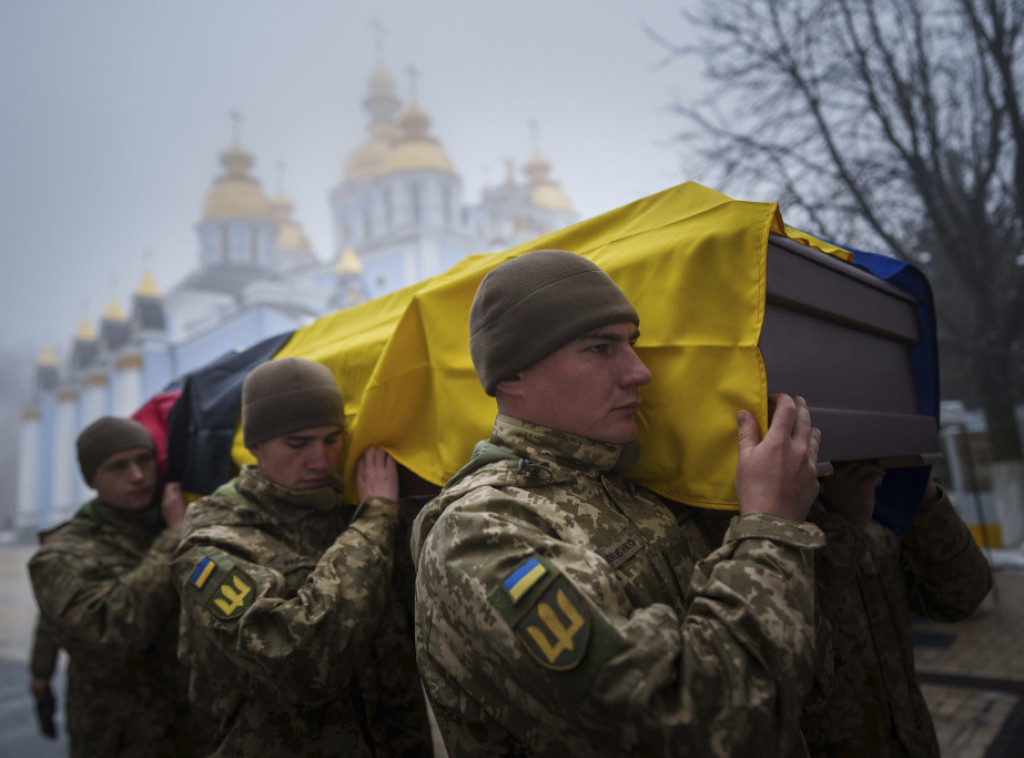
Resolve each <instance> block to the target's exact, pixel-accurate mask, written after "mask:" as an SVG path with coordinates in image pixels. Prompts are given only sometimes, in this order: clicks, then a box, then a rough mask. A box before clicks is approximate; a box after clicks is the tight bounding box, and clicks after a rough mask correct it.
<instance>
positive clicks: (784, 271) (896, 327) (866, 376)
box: [759, 235, 942, 467]
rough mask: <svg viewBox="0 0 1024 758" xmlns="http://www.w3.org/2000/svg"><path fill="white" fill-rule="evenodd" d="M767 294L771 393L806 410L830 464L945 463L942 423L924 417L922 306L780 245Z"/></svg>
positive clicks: (818, 256)
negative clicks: (917, 369)
mask: <svg viewBox="0 0 1024 758" xmlns="http://www.w3.org/2000/svg"><path fill="white" fill-rule="evenodd" d="M766 289H767V292H766V298H765V301H766V304H765V318H764V324H763V326H762V329H761V338H760V342H759V347H760V349H761V354H762V357H763V359H764V364H765V372H766V375H767V380H768V393H769V395H772V394H775V393H778V392H784V393H786V394H789V395H802V396H803V397H804V398H805V399H806V400H807V404H808V405H809V406H810V408H811V414H812V417H813V419H814V424H815V426H818V427H819V428H820V429H821V432H822V443H821V451H820V455H819V458H820V459H821V460H823V461H848V460H859V459H865V458H877V459H881V460H882V461H883V465H885V466H887V467H897V466H911V465H922V464H930V463H934V462H935V461H936V460H939V459H941V457H942V455H941V448H940V445H939V436H938V426H937V423H936V419H935V418H933V417H932V416H928V415H922V414H920V413H919V412H918V403H917V392H916V389H915V386H914V377H913V371H912V367H911V361H910V352H909V351H910V348H911V347H912V346H913V345H915V344H917V343H918V342H919V341H920V339H921V336H920V329H919V326H918V323H917V314H916V308H917V301H916V300H915V299H914V298H913V297H911V296H910V295H908V294H907V293H905V292H903V291H902V290H899V289H897V288H896V287H893V286H892V285H890V284H888V283H887V282H884V281H882V280H880V279H878V278H877V277H874V276H872V275H871V274H868V273H866V272H863V271H861V270H860V269H857V268H855V267H853V266H850V265H848V264H845V263H843V262H842V261H838V260H836V259H834V258H832V257H831V256H827V255H824V254H823V253H818V252H817V251H814V250H811V249H810V248H807V247H805V246H803V245H800V244H798V243H795V242H793V241H792V240H787V239H785V238H781V237H776V236H774V235H773V236H772V238H771V240H770V242H769V245H768V261H767V283H766Z"/></svg>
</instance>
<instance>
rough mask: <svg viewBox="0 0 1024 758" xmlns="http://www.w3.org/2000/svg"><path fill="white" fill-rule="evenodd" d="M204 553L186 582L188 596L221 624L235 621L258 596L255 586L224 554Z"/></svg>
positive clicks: (212, 551) (207, 551)
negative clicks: (221, 622)
mask: <svg viewBox="0 0 1024 758" xmlns="http://www.w3.org/2000/svg"><path fill="white" fill-rule="evenodd" d="M204 552H205V553H206V554H205V555H203V556H201V557H200V558H199V560H198V561H197V562H196V565H195V568H193V569H192V573H191V574H189V576H188V579H187V580H186V582H185V585H186V586H187V587H188V589H189V595H190V596H191V597H192V598H193V599H194V601H195V603H196V605H197V606H200V607H202V608H205V609H206V610H208V611H209V612H210V613H211V614H213V616H215V617H216V618H218V619H220V620H221V621H232V620H234V619H237V618H238V617H239V616H241V615H242V614H243V613H245V611H246V610H248V608H249V606H251V605H252V603H253V600H254V599H255V597H256V595H258V594H259V590H258V587H257V586H256V582H254V581H253V579H252V577H250V576H249V575H248V574H247V573H246V572H244V571H242V570H241V569H239V568H236V567H235V562H234V561H233V560H231V557H230V556H229V555H227V554H226V553H223V552H221V551H220V550H216V549H209V548H208V549H207V550H206V551H204Z"/></svg>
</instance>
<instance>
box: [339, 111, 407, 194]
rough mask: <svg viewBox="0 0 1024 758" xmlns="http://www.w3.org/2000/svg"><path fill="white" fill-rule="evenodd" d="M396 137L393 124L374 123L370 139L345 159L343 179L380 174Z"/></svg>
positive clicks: (396, 131) (363, 177) (396, 132)
mask: <svg viewBox="0 0 1024 758" xmlns="http://www.w3.org/2000/svg"><path fill="white" fill-rule="evenodd" d="M397 138H398V130H397V129H396V128H395V126H394V124H384V123H380V124H374V125H373V126H372V127H371V128H370V139H368V140H367V141H366V142H364V143H363V144H362V145H360V146H359V147H357V148H356V149H355V150H353V151H352V152H351V153H349V156H348V158H346V159H345V180H346V181H348V180H351V179H365V178H368V177H372V176H380V174H381V172H382V171H383V169H384V164H385V162H387V159H388V155H390V154H391V150H392V147H393V146H394V144H395V140H396V139H397Z"/></svg>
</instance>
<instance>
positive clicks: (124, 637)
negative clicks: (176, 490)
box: [28, 416, 186, 758]
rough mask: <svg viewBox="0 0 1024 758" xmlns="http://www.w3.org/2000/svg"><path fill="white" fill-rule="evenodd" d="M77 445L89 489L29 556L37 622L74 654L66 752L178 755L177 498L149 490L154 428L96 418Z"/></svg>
mask: <svg viewBox="0 0 1024 758" xmlns="http://www.w3.org/2000/svg"><path fill="white" fill-rule="evenodd" d="M77 446H78V462H79V465H80V466H81V469H82V476H83V477H84V478H85V481H86V483H87V484H89V485H90V486H91V487H93V488H95V490H96V498H95V499H94V500H90V501H89V502H88V503H86V504H85V505H84V506H82V508H81V509H79V511H78V513H77V514H76V515H75V516H74V518H72V519H71V520H70V521H68V522H66V523H64V524H61V525H60V526H58V527H56V528H55V529H52V530H50V531H48V532H44V533H43V534H41V535H40V542H41V547H40V548H39V550H38V551H37V552H36V554H35V555H33V556H32V558H31V560H30V561H29V564H28V567H29V573H30V575H31V578H32V589H33V591H34V592H35V596H36V602H37V603H38V604H39V612H40V615H41V617H42V622H43V623H44V624H45V626H46V627H47V628H49V630H50V631H51V632H52V636H53V640H54V642H55V644H57V645H58V646H59V647H61V648H63V649H64V650H66V651H67V653H68V656H69V657H70V663H69V667H68V703H67V715H68V731H69V733H70V736H71V755H72V756H73V758H80V757H81V758H85V757H86V756H97V757H102V758H110V756H140V757H141V756H146V757H147V758H148V757H149V756H157V757H160V756H173V755H176V754H178V748H177V746H176V742H177V740H179V739H181V738H183V737H184V736H185V735H182V734H180V733H179V729H178V727H179V726H180V724H181V721H182V719H183V718H184V716H185V713H184V711H185V706H186V703H185V680H186V675H185V673H184V670H183V669H182V668H181V666H180V665H179V664H178V661H177V658H176V655H175V653H176V649H177V631H178V596H177V593H176V592H175V590H174V586H173V585H172V584H171V581H170V578H171V577H170V558H171V553H172V551H173V550H174V547H175V546H176V545H177V543H178V538H179V537H180V534H181V533H180V529H181V526H182V522H183V519H184V511H185V508H184V503H183V502H181V501H175V500H173V499H168V500H167V501H166V502H165V503H164V504H163V505H161V503H160V502H159V500H158V499H157V498H156V493H157V491H158V488H157V466H156V458H155V457H154V444H153V438H152V437H150V436H149V432H147V431H146V429H145V428H144V427H143V426H142V425H141V424H139V423H137V422H135V421H132V420H130V419H123V418H114V417H112V416H107V417H104V418H101V419H99V420H98V421H96V422H94V423H92V424H90V425H89V426H88V427H86V428H85V429H84V430H83V431H82V433H81V434H80V435H79V437H78V442H77Z"/></svg>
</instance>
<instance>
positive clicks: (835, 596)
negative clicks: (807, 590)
mask: <svg viewBox="0 0 1024 758" xmlns="http://www.w3.org/2000/svg"><path fill="white" fill-rule="evenodd" d="M811 516H812V520H813V521H814V523H816V524H818V526H820V527H821V530H822V531H823V532H824V533H825V547H824V549H822V550H819V551H818V552H817V554H816V555H815V565H814V569H815V571H814V579H815V584H816V586H817V589H818V599H819V602H820V603H821V606H822V613H823V614H824V615H825V617H826V618H828V619H833V618H836V617H838V616H839V615H840V613H839V610H840V608H841V607H843V604H844V603H846V602H847V599H848V598H849V596H850V592H851V589H852V590H853V591H854V592H856V589H855V588H853V586H852V585H853V583H854V581H855V580H856V578H857V571H858V570H859V569H860V566H861V563H862V562H863V561H864V556H865V555H866V553H867V551H868V538H867V536H866V535H865V533H864V530H863V529H860V528H858V527H857V526H856V525H855V524H854V523H853V522H852V521H850V520H849V519H847V518H844V517H843V516H840V515H838V514H836V513H832V512H831V511H829V510H827V509H826V508H825V507H824V505H822V503H821V501H818V502H817V503H815V505H814V507H813V508H812V509H811Z"/></svg>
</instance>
